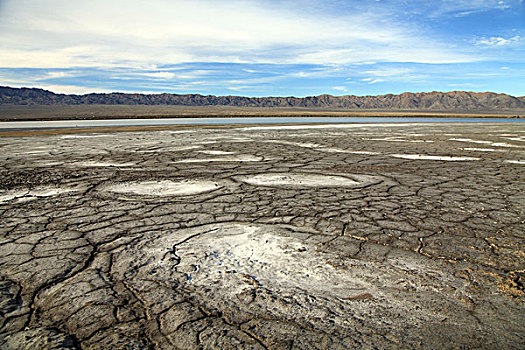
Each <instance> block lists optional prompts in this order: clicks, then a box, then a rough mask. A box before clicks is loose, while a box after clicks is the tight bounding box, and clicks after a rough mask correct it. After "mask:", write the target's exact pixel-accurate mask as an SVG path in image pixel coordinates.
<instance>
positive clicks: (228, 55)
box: [0, 0, 476, 77]
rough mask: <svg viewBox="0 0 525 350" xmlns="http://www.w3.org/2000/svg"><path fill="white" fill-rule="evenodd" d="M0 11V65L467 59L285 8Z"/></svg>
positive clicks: (51, 5) (128, 6)
mask: <svg viewBox="0 0 525 350" xmlns="http://www.w3.org/2000/svg"><path fill="white" fill-rule="evenodd" d="M3 6H4V9H3V12H2V13H3V15H2V18H0V31H1V32H2V33H3V34H2V36H1V37H0V47H1V48H2V54H1V55H0V67H12V68H16V67H33V68H39V67H46V68H50V67H55V68H69V67H115V66H119V67H126V66H128V67H130V66H135V67H136V66H152V65H153V66H154V65H162V64H176V63H183V62H239V63H242V62H244V63H256V62H257V63H308V64H348V63H359V62H366V61H378V60H380V61H399V62H422V63H445V62H466V61H473V60H476V58H474V57H473V56H472V57H471V56H468V55H465V54H462V53H459V52H455V51H452V50H451V49H450V48H448V46H447V44H446V43H440V42H436V41H435V40H431V41H429V40H428V38H425V37H422V35H421V34H419V33H418V32H417V28H411V27H410V26H409V25H408V24H407V25H402V24H399V23H394V22H392V21H389V20H388V19H387V18H382V17H380V16H379V15H374V14H372V13H371V12H370V11H361V12H357V11H356V12H355V13H353V14H343V15H341V14H333V13H323V12H318V13H311V12H309V11H306V10H304V9H303V8H301V7H298V6H297V4H296V3H294V2H282V3H281V2H280V3H279V6H277V5H276V4H272V3H268V2H265V1H262V0H259V1H256V0H251V1H240V0H233V1H223V2H219V1H211V0H194V1H189V0H174V1H167V0H151V1H148V2H145V1H140V0H128V1H126V3H125V5H124V4H122V3H120V2H108V1H104V0H92V1H86V2H80V1H66V0H48V1H46V2H42V1H38V0H17V1H15V0H7V1H4V4H3ZM5 14H9V16H6V15H5ZM348 48H352V49H348ZM159 77H160V76H159Z"/></svg>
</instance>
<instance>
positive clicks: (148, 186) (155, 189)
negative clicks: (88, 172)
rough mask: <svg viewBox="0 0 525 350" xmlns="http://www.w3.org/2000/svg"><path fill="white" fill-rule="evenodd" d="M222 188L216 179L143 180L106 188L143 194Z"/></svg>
mask: <svg viewBox="0 0 525 350" xmlns="http://www.w3.org/2000/svg"><path fill="white" fill-rule="evenodd" d="M219 188H221V186H220V185H219V184H218V183H216V182H214V181H207V180H183V181H177V182H176V181H170V180H163V181H142V182H125V183H118V184H113V185H111V186H108V187H106V190H107V191H109V192H114V193H121V194H136V195H141V196H190V195H195V194H200V193H205V192H210V191H213V190H216V189H219Z"/></svg>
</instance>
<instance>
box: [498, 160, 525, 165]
mask: <svg viewBox="0 0 525 350" xmlns="http://www.w3.org/2000/svg"><path fill="white" fill-rule="evenodd" d="M503 162H505V163H510V164H525V160H504V161H503Z"/></svg>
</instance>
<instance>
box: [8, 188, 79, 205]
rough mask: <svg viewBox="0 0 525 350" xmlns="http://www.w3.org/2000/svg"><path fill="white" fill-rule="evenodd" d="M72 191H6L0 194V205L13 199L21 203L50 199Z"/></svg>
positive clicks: (65, 189) (51, 189)
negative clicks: (19, 200) (21, 201)
mask: <svg viewBox="0 0 525 350" xmlns="http://www.w3.org/2000/svg"><path fill="white" fill-rule="evenodd" d="M73 191H75V190H74V189H72V188H66V187H37V188H34V189H32V190H14V191H7V192H2V193H0V203H3V202H7V201H10V200H13V199H21V200H23V201H28V200H33V199H37V198H40V197H51V196H55V195H59V194H63V193H69V192H73Z"/></svg>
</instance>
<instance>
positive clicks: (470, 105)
mask: <svg viewBox="0 0 525 350" xmlns="http://www.w3.org/2000/svg"><path fill="white" fill-rule="evenodd" d="M94 104H97V105H180V106H230V107H281V108H282V107H291V108H293V107H307V108H334V109H343V110H360V109H363V110H365V109H366V110H374V109H382V110H426V111H496V110H497V111H501V110H505V111H518V110H525V96H521V97H515V96H511V95H507V94H502V93H494V92H470V91H450V92H439V91H432V92H416V93H414V92H404V93H401V94H397V95H395V94H385V95H375V96H374V95H367V96H354V95H344V96H333V95H328V94H323V95H318V96H307V97H293V96H288V97H273V96H270V97H245V96H231V95H229V96H215V95H200V94H168V93H160V94H139V93H121V92H113V93H90V94H84V95H76V94H56V93H54V92H52V91H48V90H44V89H39V88H12V87H7V86H0V105H33V106H34V105H94Z"/></svg>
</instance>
